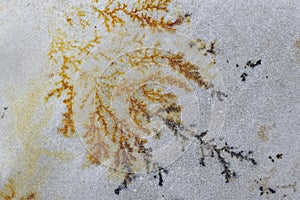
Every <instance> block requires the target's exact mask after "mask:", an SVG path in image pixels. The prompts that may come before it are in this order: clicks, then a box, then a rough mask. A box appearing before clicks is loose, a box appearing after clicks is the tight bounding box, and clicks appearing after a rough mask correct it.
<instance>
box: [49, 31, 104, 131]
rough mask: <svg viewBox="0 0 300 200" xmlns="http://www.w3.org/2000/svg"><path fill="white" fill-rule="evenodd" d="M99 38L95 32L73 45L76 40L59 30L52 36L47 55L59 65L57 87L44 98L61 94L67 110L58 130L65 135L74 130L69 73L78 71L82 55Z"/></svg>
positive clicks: (97, 41)
mask: <svg viewBox="0 0 300 200" xmlns="http://www.w3.org/2000/svg"><path fill="white" fill-rule="evenodd" d="M100 38H101V37H100V36H99V35H98V34H97V32H95V36H94V38H93V39H92V40H90V41H88V43H87V44H85V45H82V46H79V45H75V44H76V42H77V41H74V40H70V39H68V38H67V36H66V35H65V34H63V33H62V32H61V31H60V30H59V31H58V34H57V35H56V36H55V37H53V38H52V42H51V44H50V51H49V53H48V56H49V58H50V60H51V61H53V63H54V64H56V65H60V71H59V72H58V73H57V75H58V76H59V77H60V80H59V81H57V82H56V83H55V85H56V86H57V87H56V88H55V89H53V90H52V91H51V92H49V93H48V95H47V96H46V97H45V100H46V102H47V101H48V100H49V98H51V97H53V96H56V97H57V98H60V97H61V96H62V95H63V98H64V100H63V103H64V104H65V105H66V108H67V111H66V112H65V113H63V119H62V123H63V127H61V128H59V129H58V131H59V132H60V133H61V134H63V135H64V136H65V137H72V136H74V132H75V125H74V119H73V100H74V95H75V94H74V85H73V84H74V80H73V79H72V76H71V75H74V74H75V73H76V72H79V71H80V69H79V66H80V65H81V64H82V57H85V56H88V55H89V54H90V52H91V49H92V48H94V47H95V45H96V44H99V43H100Z"/></svg>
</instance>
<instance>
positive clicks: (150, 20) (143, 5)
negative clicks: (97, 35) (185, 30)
mask: <svg viewBox="0 0 300 200" xmlns="http://www.w3.org/2000/svg"><path fill="white" fill-rule="evenodd" d="M170 3H171V0H143V1H140V0H138V1H137V2H134V3H132V4H131V5H128V4H125V3H121V2H119V1H118V2H115V1H113V0H109V1H108V2H107V4H106V6H105V7H104V8H103V9H100V8H97V6H93V10H94V11H95V12H96V13H97V14H98V18H99V19H100V18H101V19H102V20H103V24H104V26H105V27H106V29H107V31H108V32H110V31H111V29H112V28H114V27H115V26H116V25H117V24H118V25H120V26H123V25H125V22H126V19H124V18H122V16H124V15H125V16H127V17H129V19H131V20H132V21H133V22H138V23H139V24H140V26H141V27H151V28H163V29H165V30H170V31H175V30H176V29H175V26H177V25H180V24H182V23H183V22H184V21H185V20H186V19H187V18H189V17H190V15H189V14H186V15H184V16H179V17H178V18H177V19H176V20H175V21H171V20H165V18H164V16H162V17H160V18H159V19H157V18H155V17H153V16H152V15H151V13H153V12H163V13H168V11H169V10H168V6H169V4H170Z"/></svg>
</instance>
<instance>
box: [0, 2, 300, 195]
mask: <svg viewBox="0 0 300 200" xmlns="http://www.w3.org/2000/svg"><path fill="white" fill-rule="evenodd" d="M0 2H1V3H0V69H1V73H0V77H1V79H0V90H2V91H3V92H4V89H5V88H7V86H10V87H12V88H13V87H14V86H15V85H16V83H18V84H22V82H24V81H26V80H27V79H29V78H30V76H31V74H32V72H35V73H36V72H38V71H43V70H44V69H43V67H42V66H43V64H44V63H46V62H45V60H47V58H46V56H47V55H46V52H47V48H48V44H49V36H48V33H47V25H46V24H45V23H46V21H47V20H46V19H47V12H45V10H44V9H45V8H47V7H51V6H50V5H55V4H57V5H58V6H57V7H59V4H60V3H61V2H60V3H59V2H55V1H53V2H51V3H50V2H48V3H47V2H43V1H42V2H39V1H22V2H21V1H9V2H6V1H0ZM174 4H176V5H177V6H180V7H181V9H182V10H186V11H187V12H188V13H190V14H191V23H190V25H189V26H184V27H183V28H181V29H179V33H182V34H185V35H187V36H189V37H191V38H201V39H203V40H205V41H213V40H215V41H216V44H217V57H216V58H217V66H218V68H219V70H220V72H221V75H222V77H223V80H224V86H225V93H226V95H227V97H226V98H224V101H225V103H226V106H227V112H226V119H225V124H224V128H223V131H222V134H221V135H220V137H221V139H223V140H224V141H227V142H228V143H229V144H230V145H234V146H236V147H238V148H239V149H243V150H251V151H254V158H255V159H256V160H257V162H258V164H257V165H251V164H249V163H247V162H239V161H236V160H234V159H233V160H232V162H231V165H232V167H233V168H234V169H235V170H236V171H237V173H238V178H237V179H235V180H234V181H232V182H230V183H225V179H224V176H223V175H221V174H220V172H221V166H220V165H219V163H218V162H216V160H214V159H208V161H207V166H205V167H201V166H200V165H199V160H198V159H199V156H198V154H197V153H195V152H197V151H198V150H197V147H196V145H195V144H193V145H191V147H190V148H189V150H188V152H186V153H185V154H184V155H183V156H182V157H180V158H179V159H178V160H177V161H176V162H174V163H173V164H172V165H170V166H169V167H168V171H169V174H168V175H164V186H163V187H160V186H158V182H157V180H156V179H154V178H153V177H152V176H149V175H148V176H146V175H144V176H140V177H138V178H137V179H136V181H134V182H133V183H132V184H131V185H130V187H129V188H128V189H127V190H124V191H122V192H121V193H120V195H119V196H117V195H115V194H114V192H113V190H114V189H115V187H116V186H117V184H116V183H115V182H113V181H108V180H106V178H105V173H104V171H105V168H101V167H97V166H92V167H90V168H88V169H85V170H82V168H81V167H80V165H79V164H78V163H80V162H81V160H82V159H83V158H82V157H78V158H75V159H74V160H72V161H70V162H69V163H67V164H59V163H58V165H57V167H56V168H55V169H53V170H54V171H53V173H52V174H51V175H50V177H49V179H48V181H47V183H46V184H45V185H44V187H43V189H42V191H43V199H167V200H175V199H180V200H189V199H300V191H299V184H300V183H299V180H300V166H299V165H300V163H299V160H300V156H299V151H300V145H299V144H300V137H299V134H300V132H299V131H300V100H299V98H300V63H299V60H300V53H299V52H300V50H299V47H297V45H296V43H297V41H298V40H300V18H299V17H300V1H297V0H288V1H287V0H272V1H271V0H270V1H263V0H260V1H259V0H255V1H247V0H245V1H244V0H230V1H229V0H228V1H219V0H199V1H196V0H193V1H187V0H185V1H177V2H174ZM37 26H39V28H38V29H37V28H36V27H37ZM299 46H300V45H299ZM249 60H251V61H258V60H261V65H258V66H257V67H255V68H253V69H252V68H249V67H248V68H244V66H245V65H246V63H247V61H249ZM237 64H238V65H239V67H236V65H237ZM244 72H245V73H247V74H248V76H247V77H246V81H242V79H241V77H240V76H241V74H242V73H244ZM18 90H22V88H16V89H15V91H16V92H18ZM0 105H3V107H4V106H11V102H9V101H8V100H7V99H6V98H4V97H3V98H2V97H1V98H0ZM3 112H5V111H3ZM7 115H8V119H1V121H2V122H1V128H2V129H3V131H0V132H1V137H5V135H7V134H9V133H8V131H7V130H9V129H7V127H10V126H11V129H13V126H14V125H13V123H10V122H9V112H8V113H7ZM5 120H6V121H5ZM264 127H266V128H264ZM4 130H5V131H4ZM260 130H261V131H263V133H262V132H260ZM261 134H263V135H264V137H265V138H264V139H262V138H261V137H260V136H261ZM53 140H55V141H56V140H57V141H59V140H61V138H60V137H59V136H54V137H53ZM62 140H63V141H62V142H61V143H60V142H57V145H58V146H59V144H64V140H65V139H62ZM3 141H4V140H3ZM53 143H56V142H53ZM74 144H75V146H76V144H78V145H79V146H80V145H81V143H80V141H74V143H73V145H74ZM6 145H8V144H7V143H5V142H1V141H0V149H1V151H0V152H1V159H2V160H0V161H1V162H3V163H4V162H6V160H5V158H4V157H5V156H3V155H4V154H6V152H5V150H6V149H7V148H6ZM71 146H72V145H71ZM67 148H69V149H72V147H67ZM77 150H78V149H77ZM81 150H82V149H81ZM78 151H80V148H79V150H78ZM277 154H282V159H277V158H276V155H277ZM269 156H271V157H272V159H274V161H273V162H272V159H270V158H269ZM12 158H13V157H12ZM47 162H48V161H45V163H47ZM2 166H6V167H5V168H3V169H1V171H2V172H1V184H2V185H3V184H4V183H5V180H6V177H7V176H8V174H9V171H10V170H8V167H7V164H3V165H2ZM13 167H14V166H11V168H13ZM95 174H97V175H95ZM260 179H261V180H260ZM255 180H257V181H258V182H256V181H255ZM263 183H265V184H267V187H270V188H273V189H275V190H276V193H274V194H272V193H269V194H263V195H261V194H260V193H261V191H260V190H259V187H260V186H261V185H262V184H263ZM294 183H296V186H295V187H294V188H293V187H286V186H289V185H290V184H294Z"/></svg>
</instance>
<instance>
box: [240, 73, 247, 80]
mask: <svg viewBox="0 0 300 200" xmlns="http://www.w3.org/2000/svg"><path fill="white" fill-rule="evenodd" d="M246 76H248V74H247V73H245V72H244V73H242V75H241V76H240V77H241V78H242V81H246Z"/></svg>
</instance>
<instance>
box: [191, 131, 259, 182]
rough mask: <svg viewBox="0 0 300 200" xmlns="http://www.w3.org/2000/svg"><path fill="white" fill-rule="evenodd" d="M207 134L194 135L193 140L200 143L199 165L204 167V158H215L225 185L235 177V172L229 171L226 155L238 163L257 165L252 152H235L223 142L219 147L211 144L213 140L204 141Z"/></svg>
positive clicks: (233, 148)
mask: <svg viewBox="0 0 300 200" xmlns="http://www.w3.org/2000/svg"><path fill="white" fill-rule="evenodd" d="M207 133H208V131H205V132H202V133H200V134H197V135H195V138H196V139H197V140H198V141H199V143H200V160H199V163H200V165H201V166H206V164H205V158H206V157H211V158H216V159H217V160H218V162H219V163H220V164H221V166H222V167H223V171H222V172H221V174H222V175H224V176H225V180H226V183H228V182H229V181H230V180H232V179H233V178H236V176H237V175H236V172H235V171H233V170H232V169H231V167H230V162H229V161H228V156H226V155H229V156H230V157H231V158H235V159H238V160H239V161H243V160H246V161H249V162H251V163H252V164H253V165H256V164H257V162H256V161H255V159H254V158H252V157H251V154H253V152H252V151H248V152H247V153H245V152H244V151H236V148H235V147H233V146H229V145H228V144H227V142H225V144H224V146H221V147H219V146H218V145H216V144H214V143H213V141H214V140H209V141H205V140H204V137H205V136H206V135H207ZM226 157H227V158H226Z"/></svg>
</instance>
